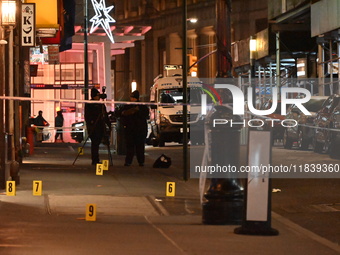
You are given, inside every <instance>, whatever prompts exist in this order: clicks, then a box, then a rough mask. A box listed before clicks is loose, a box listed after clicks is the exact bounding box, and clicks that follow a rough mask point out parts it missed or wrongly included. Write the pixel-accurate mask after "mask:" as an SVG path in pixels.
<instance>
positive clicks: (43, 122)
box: [33, 110, 64, 142]
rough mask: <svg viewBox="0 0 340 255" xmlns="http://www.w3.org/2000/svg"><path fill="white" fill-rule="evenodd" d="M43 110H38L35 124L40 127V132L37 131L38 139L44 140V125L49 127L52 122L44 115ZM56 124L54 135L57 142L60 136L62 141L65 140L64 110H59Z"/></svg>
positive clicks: (34, 120) (55, 120)
mask: <svg viewBox="0 0 340 255" xmlns="http://www.w3.org/2000/svg"><path fill="white" fill-rule="evenodd" d="M42 114H43V111H41V110H40V111H39V112H38V116H37V117H35V118H34V119H33V124H34V125H35V126H37V127H38V132H37V139H38V141H43V140H44V139H43V137H39V136H42V134H43V129H44V128H43V127H48V126H50V123H48V121H47V120H45V118H44V117H43V115H42ZM54 125H55V127H56V128H57V130H56V134H55V137H54V140H55V142H57V140H58V138H59V137H60V140H61V142H64V139H63V129H62V127H63V126H64V116H63V112H62V111H57V116H56V117H55V119H54Z"/></svg>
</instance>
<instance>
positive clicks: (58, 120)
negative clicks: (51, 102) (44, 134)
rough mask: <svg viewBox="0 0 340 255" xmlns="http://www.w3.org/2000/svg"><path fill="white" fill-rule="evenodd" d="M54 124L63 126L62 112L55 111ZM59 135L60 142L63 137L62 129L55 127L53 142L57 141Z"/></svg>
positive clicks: (62, 140)
mask: <svg viewBox="0 0 340 255" xmlns="http://www.w3.org/2000/svg"><path fill="white" fill-rule="evenodd" d="M54 122H55V123H54V125H55V126H56V127H62V126H64V116H63V112H62V111H57V116H56V117H55V119H54ZM59 136H60V140H61V142H64V139H63V130H62V129H57V130H56V134H55V137H54V142H57V139H58V137H59Z"/></svg>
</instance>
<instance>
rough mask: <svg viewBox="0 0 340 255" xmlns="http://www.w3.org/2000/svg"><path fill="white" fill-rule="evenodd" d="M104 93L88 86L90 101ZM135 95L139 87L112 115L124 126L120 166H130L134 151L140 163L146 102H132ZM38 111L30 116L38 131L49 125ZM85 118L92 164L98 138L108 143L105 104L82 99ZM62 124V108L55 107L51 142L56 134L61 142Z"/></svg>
mask: <svg viewBox="0 0 340 255" xmlns="http://www.w3.org/2000/svg"><path fill="white" fill-rule="evenodd" d="M105 96H106V95H105V94H101V93H100V92H99V91H98V90H97V89H96V88H92V89H91V101H99V100H100V99H104V97H105ZM139 97H140V95H139V91H138V90H135V91H133V92H132V93H131V95H130V102H131V103H130V104H124V105H120V106H118V107H117V108H116V109H115V117H117V118H119V119H120V122H121V124H122V126H123V128H124V138H125V146H126V157H125V164H124V166H130V165H131V164H132V161H133V157H134V156H135V155H136V158H137V161H138V164H139V166H144V161H145V139H146V136H147V130H148V127H147V119H148V118H149V108H148V106H146V105H141V104H134V103H136V102H139ZM105 98H106V97H105ZM42 113H43V112H42V111H39V113H38V116H37V117H36V118H35V119H34V125H35V126H37V127H38V128H39V131H40V132H39V133H41V134H42V130H43V127H44V126H49V123H48V122H47V121H46V120H45V119H44V117H43V116H42ZM85 122H86V126H87V131H88V135H89V137H90V139H91V159H92V165H96V164H97V163H100V159H99V145H100V143H101V142H102V141H104V143H109V137H110V132H111V122H110V119H109V117H108V113H107V111H106V107H105V104H102V103H95V102H93V103H92V102H91V103H86V104H85ZM63 125H64V117H63V113H62V111H57V116H56V117H55V127H56V134H55V142H57V140H58V138H60V140H61V142H64V139H63V129H62V127H63ZM41 140H43V139H41Z"/></svg>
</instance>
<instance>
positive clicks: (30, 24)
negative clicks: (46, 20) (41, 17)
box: [21, 3, 35, 46]
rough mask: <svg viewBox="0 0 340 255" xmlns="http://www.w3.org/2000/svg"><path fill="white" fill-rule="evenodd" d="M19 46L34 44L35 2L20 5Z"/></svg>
mask: <svg viewBox="0 0 340 255" xmlns="http://www.w3.org/2000/svg"><path fill="white" fill-rule="evenodd" d="M21 46H35V4H34V3H30V4H22V5H21Z"/></svg>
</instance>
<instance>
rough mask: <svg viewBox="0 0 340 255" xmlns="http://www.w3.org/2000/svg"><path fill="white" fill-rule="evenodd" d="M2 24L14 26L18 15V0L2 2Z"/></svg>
mask: <svg viewBox="0 0 340 255" xmlns="http://www.w3.org/2000/svg"><path fill="white" fill-rule="evenodd" d="M1 10H2V14H1V25H2V26H14V25H15V18H16V17H15V16H16V2H15V1H2V3H1Z"/></svg>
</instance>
